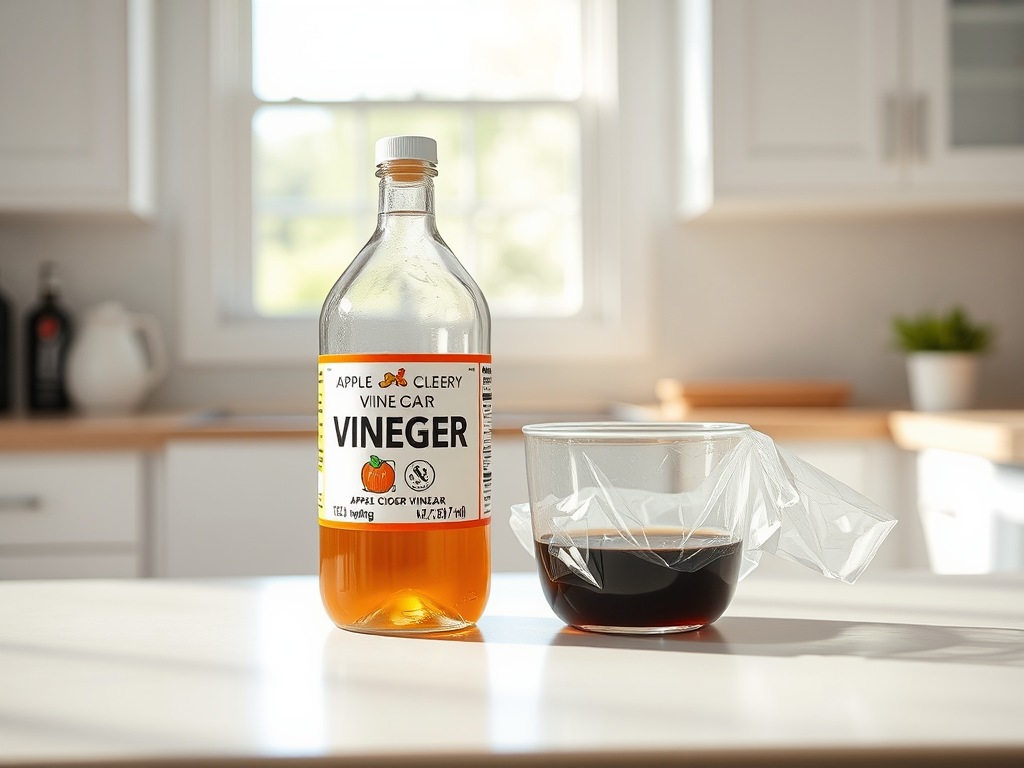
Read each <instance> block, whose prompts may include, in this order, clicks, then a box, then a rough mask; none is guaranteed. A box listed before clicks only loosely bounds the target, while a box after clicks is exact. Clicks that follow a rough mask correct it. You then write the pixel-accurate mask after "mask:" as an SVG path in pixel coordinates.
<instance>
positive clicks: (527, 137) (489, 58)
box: [240, 0, 590, 317]
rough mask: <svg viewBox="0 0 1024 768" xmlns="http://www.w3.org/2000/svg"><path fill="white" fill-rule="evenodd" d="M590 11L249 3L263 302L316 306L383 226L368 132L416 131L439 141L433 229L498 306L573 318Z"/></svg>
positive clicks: (547, 5) (274, 307) (285, 312)
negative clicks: (377, 220) (587, 17)
mask: <svg viewBox="0 0 1024 768" xmlns="http://www.w3.org/2000/svg"><path fill="white" fill-rule="evenodd" d="M583 6H584V4H583V3H582V2H581V0H503V1H502V0H490V1H489V2H478V1H477V2H474V0H433V1H432V2H423V0H390V1H389V2H374V3H368V2H365V0H355V1H354V2H353V1H352V0H346V1H342V0H330V1H328V2H324V1H323V0H253V5H252V9H253V10H252V96H253V103H254V106H255V110H254V114H253V117H252V161H253V165H252V194H253V208H252V215H253V244H252V257H251V261H250V263H251V269H252V275H251V277H250V278H248V280H247V281H248V282H250V283H251V286H252V287H251V291H249V293H250V294H251V296H252V309H253V311H255V312H256V313H257V314H260V315H265V316H279V317H280V316H285V317H287V316H295V315H316V314H317V313H318V312H319V309H320V305H321V303H322V302H323V297H324V295H325V294H326V293H327V291H328V289H329V288H330V286H331V285H332V284H333V283H334V280H335V279H336V278H337V276H338V273H339V271H340V268H341V267H343V266H345V264H346V263H347V260H348V259H350V258H351V257H353V256H354V255H355V254H356V253H357V252H358V250H359V248H360V246H361V245H362V244H363V243H364V242H365V241H366V239H367V237H368V236H369V233H370V232H372V231H373V226H374V221H375V214H376V208H377V184H376V179H375V178H374V176H373V170H374V169H373V167H372V157H373V144H374V141H375V140H376V139H377V138H379V137H381V136H388V135H394V134H399V133H414V134H423V135H428V136H432V137H434V138H436V139H437V140H438V145H439V151H440V162H439V169H440V175H439V176H438V178H437V180H436V190H437V211H438V228H439V230H440V231H441V234H442V236H443V237H444V238H445V239H446V240H447V242H448V244H449V245H450V246H452V249H453V250H454V251H455V253H456V255H457V256H458V257H459V258H460V260H461V261H462V262H463V263H464V264H465V265H466V266H467V268H468V269H469V270H470V272H471V273H472V274H473V275H474V277H475V278H476V279H477V281H478V282H479V283H480V285H481V287H482V289H483V291H484V294H485V295H486V296H487V298H488V301H489V303H490V305H491V312H492V314H493V315H495V316H498V317H500V316H516V315H526V316H565V315H572V314H575V313H577V312H579V311H580V310H581V308H582V299H583V290H582V267H583V264H582V253H583V246H582V237H581V232H582V220H581V203H580V201H581V199H582V190H581V184H580V171H581V169H580V150H581V147H582V144H583V134H584V130H589V127H587V122H588V120H589V118H590V115H589V114H588V111H587V104H588V102H587V100H586V99H585V98H584V97H585V94H584V92H583V24H584V19H583V15H584V12H585V9H584V7H583ZM246 261H249V260H248V259H247V260H246ZM245 266H246V265H245V264H243V265H241V267H242V269H241V270H240V275H242V280H243V281H246V277H245V274H244V270H245ZM243 309H244V308H243Z"/></svg>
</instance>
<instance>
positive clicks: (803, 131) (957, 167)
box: [679, 0, 1024, 216]
mask: <svg viewBox="0 0 1024 768" xmlns="http://www.w3.org/2000/svg"><path fill="white" fill-rule="evenodd" d="M679 8H680V19H681V21H682V28H681V29H682V32H681V34H682V36H683V40H684V41H686V42H687V43H689V44H688V45H684V46H683V48H684V56H683V59H682V62H681V67H682V70H683V77H682V78H681V82H682V83H683V93H682V94H681V98H682V102H683V121H682V132H683V135H682V141H683V143H684V151H683V152H682V153H681V157H683V158H684V168H683V174H682V177H683V178H684V185H683V187H682V193H683V194H682V208H683V211H684V213H685V214H687V215H690V216H693V215H699V214H701V213H703V212H706V211H708V210H711V211H716V210H725V211H728V210H737V209H739V210H743V209H747V208H750V209H756V210H765V209H767V208H771V207H777V208H784V209H787V210H793V209H800V208H804V209H822V208H825V209H834V210H838V209H843V208H881V207H884V208H890V209H891V208H900V207H911V206H929V205H936V204H941V205H947V206H948V205H953V206H964V205H966V206H1002V205H1007V204H1009V205H1014V206H1020V205H1024V0H897V1H896V2H894V1H893V0H716V1H715V2H713V3H712V2H708V1H707V0H682V2H681V3H680V6H679ZM702 40H703V41H704V44H703V46H702V45H701V41H702ZM702 51H703V55H701V52H702ZM695 52H696V53H695ZM702 94H706V95H702ZM712 94H713V98H712Z"/></svg>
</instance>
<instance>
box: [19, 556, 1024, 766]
mask: <svg viewBox="0 0 1024 768" xmlns="http://www.w3.org/2000/svg"><path fill="white" fill-rule="evenodd" d="M288 756H292V757H303V756H305V757H325V758H333V759H332V760H330V761H329V762H330V763H331V764H337V765H346V766H353V765H373V766H376V767H377V768H380V767H381V766H390V765H416V766H423V765H428V766H434V765H451V766H459V765H480V764H483V763H486V762H488V758H490V757H493V756H497V757H499V758H500V759H498V760H496V763H497V764H501V765H513V764H514V765H520V764H523V765H525V764H529V765H531V766H542V765H577V764H578V765H582V764H588V765H591V766H593V765H597V766H609V765H619V764H622V765H645V766H648V765H649V766H653V765H672V764H675V763H677V762H680V761H683V760H686V761H697V762H699V763H700V764H701V765H746V764H750V765H758V766H762V767H763V766H769V765H771V766H774V765H782V764H786V765H808V766H810V765H819V764H821V762H822V761H824V760H826V759H827V760H829V761H830V762H829V764H830V765H836V764H842V765H859V764H862V761H864V760H865V759H868V758H871V759H873V760H876V759H878V758H879V757H881V758H889V759H891V762H899V761H907V762H908V763H909V764H915V765H916V764H924V763H925V762H927V763H929V764H932V765H936V764H941V765H946V764H947V762H946V761H949V760H953V759H959V758H962V759H964V760H965V762H967V763H969V764H971V765H985V764H990V765H1021V764H1024V573H1021V574H1003V575H989V576H973V577H949V576H945V577H940V576H934V575H929V574H914V573H903V574H896V573H890V574H886V573H884V572H880V573H871V572H870V571H869V572H868V574H866V575H865V576H864V578H862V580H861V581H860V582H859V583H858V584H857V585H855V586H852V587H851V586H847V585H844V584H840V583H838V582H830V581H827V580H825V579H822V578H818V577H814V576H813V575H810V578H789V577H785V576H764V577H762V575H761V574H759V573H756V572H755V574H754V575H753V576H752V577H751V578H749V579H748V580H747V581H745V582H743V583H742V584H741V585H740V587H739V591H738V594H737V597H736V599H735V600H734V601H733V604H732V606H731V607H730V609H729V610H728V612H727V613H726V615H725V616H724V617H723V618H722V619H720V620H719V622H717V623H716V624H715V625H713V626H712V627H711V628H708V629H705V630H702V631H701V632H699V633H690V634H683V635H673V636H666V637H662V638H642V637H622V636H607V635H588V634H586V633H581V632H577V631H574V630H569V629H566V628H565V627H563V625H562V624H561V623H560V622H559V621H558V620H557V619H555V618H554V616H553V615H552V614H551V613H550V612H549V611H548V609H547V606H546V605H545V604H544V602H543V598H542V596H541V594H540V591H539V588H538V586H537V584H536V581H535V577H534V576H532V575H530V574H526V575H498V576H497V577H496V578H495V586H494V593H493V596H492V599H491V602H490V604H489V607H488V610H487V612H486V614H485V615H484V618H483V619H482V620H481V622H480V624H479V627H478V629H474V630H471V631H469V632H467V633H465V634H464V635H463V636H461V637H459V638H456V639H452V638H448V639H441V638H439V639H427V638H419V639H414V638H402V637H374V636H369V635H358V634H352V633H348V632H344V631H341V630H338V629H336V628H334V627H333V626H332V625H331V624H330V622H329V621H328V619H327V617H326V616H325V614H324V612H323V609H322V608H321V606H320V599H319V595H318V590H317V583H316V580H315V579H311V578H306V577H297V578H269V579H252V580H195V581H185V580H168V581H160V580H123V581H116V580H109V581H88V580H82V581H48V582H47V581H36V582H3V583H0V763H3V764H11V763H14V764H17V763H23V762H24V763H31V762H35V761H46V762H48V763H50V764H62V763H80V762H85V761H108V760H112V759H120V760H128V761H130V764H139V765H142V764H148V763H150V762H156V761H161V760H168V759H174V758H179V759H180V758H184V757H192V758H237V760H233V761H231V764H232V765H238V764H240V763H241V762H244V761H245V759H246V758H267V757H288ZM164 764H166V763H164ZM319 764H322V763H318V765H319ZM888 764H890V762H886V761H885V760H884V759H883V761H882V762H881V763H875V762H873V763H872V765H888Z"/></svg>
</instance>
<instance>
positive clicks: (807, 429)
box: [0, 406, 890, 452]
mask: <svg viewBox="0 0 1024 768" xmlns="http://www.w3.org/2000/svg"><path fill="white" fill-rule="evenodd" d="M653 408H655V407H652V409H645V408H644V407H640V406H633V407H632V410H630V411H625V410H623V409H622V408H621V407H619V408H613V409H612V410H611V411H610V413H609V414H567V413H549V414H544V413H539V414H538V413H535V414H495V418H494V435H495V436H501V435H506V436H515V435H519V434H521V428H522V427H523V425H525V424H530V423H537V422H544V421H610V420H613V419H616V420H618V419H624V420H629V421H637V420H647V421H657V420H661V415H660V414H659V413H658V412H656V410H654V409H653ZM676 420H678V419H676ZM686 420H687V421H727V422H739V423H743V424H749V425H750V426H751V427H753V428H754V429H756V430H758V431H760V432H764V433H765V434H766V435H768V436H769V437H771V438H773V439H775V440H855V439H872V438H876V439H888V438H889V436H890V435H889V412H888V411H882V410H865V409H859V408H702V409H696V410H693V411H691V412H689V413H688V414H687V415H686ZM315 436H316V417H315V415H313V414H308V415H302V414H294V415H286V414H262V415H261V414H237V415H236V414H225V413H220V412H198V413H163V414H161V413H154V414H142V415H138V416H123V417H112V418H90V417H84V416H66V417H32V418H28V417H6V418H0V452H11V451H82V450H142V451H152V450H159V449H160V448H162V447H163V446H164V444H165V443H167V441H169V440H175V439H178V440H181V439H189V440H193V439H194V440H205V439H247V438H248V439H255V438H281V439H288V438H290V439H300V438H309V437H315Z"/></svg>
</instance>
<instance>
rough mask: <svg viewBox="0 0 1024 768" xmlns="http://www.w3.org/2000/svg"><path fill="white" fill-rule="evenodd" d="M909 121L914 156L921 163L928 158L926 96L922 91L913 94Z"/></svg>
mask: <svg viewBox="0 0 1024 768" xmlns="http://www.w3.org/2000/svg"><path fill="white" fill-rule="evenodd" d="M910 122H911V130H912V131H913V144H912V145H911V146H912V147H913V149H914V157H915V158H917V160H919V161H920V162H922V163H923V162H924V161H926V160H927V159H928V97H927V96H926V95H924V94H923V93H917V94H914V98H913V106H912V107H911V118H910Z"/></svg>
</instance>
